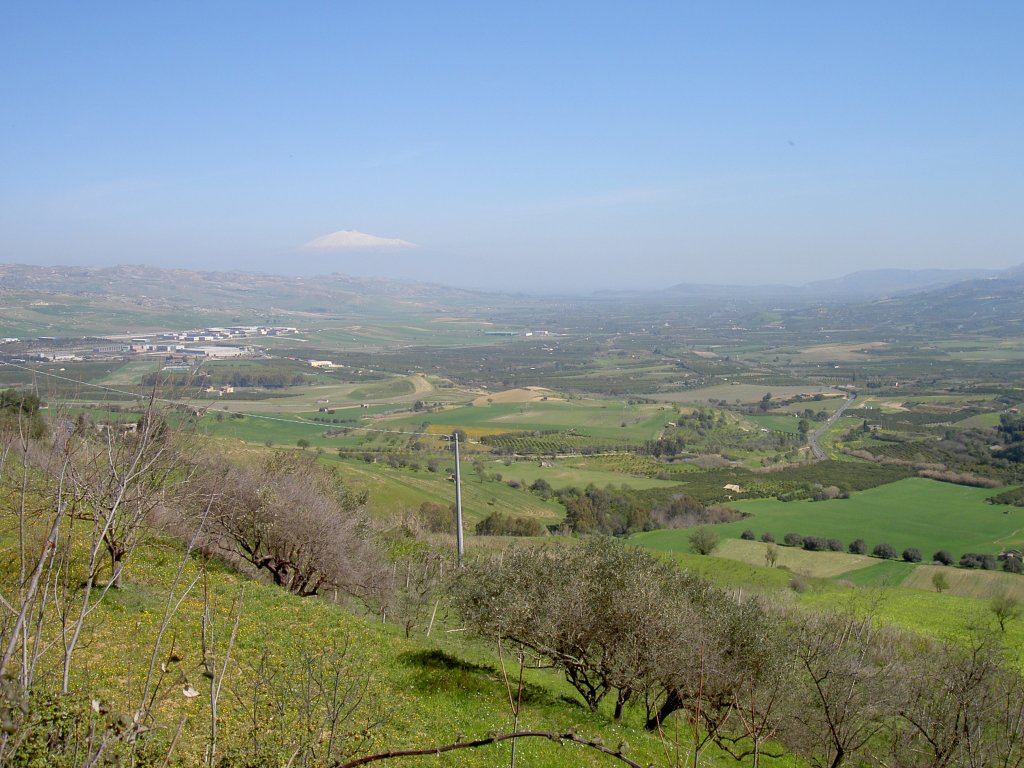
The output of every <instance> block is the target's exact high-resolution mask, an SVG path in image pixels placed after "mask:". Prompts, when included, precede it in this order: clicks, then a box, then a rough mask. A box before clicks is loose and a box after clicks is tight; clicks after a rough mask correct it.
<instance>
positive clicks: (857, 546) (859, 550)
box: [847, 539, 868, 555]
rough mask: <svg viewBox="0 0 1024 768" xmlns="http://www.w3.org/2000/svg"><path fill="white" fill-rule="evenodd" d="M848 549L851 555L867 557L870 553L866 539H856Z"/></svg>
mask: <svg viewBox="0 0 1024 768" xmlns="http://www.w3.org/2000/svg"><path fill="white" fill-rule="evenodd" d="M847 549H849V551H850V554H851V555H866V554H867V553H868V545H867V544H865V543H864V539H854V540H853V541H851V542H850V546H849V547H847Z"/></svg>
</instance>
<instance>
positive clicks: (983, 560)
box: [960, 552, 999, 571]
mask: <svg viewBox="0 0 1024 768" xmlns="http://www.w3.org/2000/svg"><path fill="white" fill-rule="evenodd" d="M998 564H999V563H998V561H997V560H996V559H995V557H993V556H992V555H980V554H978V553H977V552H965V553H964V555H963V557H961V558H960V567H961V568H981V569H982V570H983V571H994V570H996V566H997V565H998Z"/></svg>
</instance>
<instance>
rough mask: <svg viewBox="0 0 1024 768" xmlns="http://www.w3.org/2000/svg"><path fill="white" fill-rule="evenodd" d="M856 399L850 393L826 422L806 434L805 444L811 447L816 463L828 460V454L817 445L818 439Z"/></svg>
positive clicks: (854, 394) (852, 393)
mask: <svg viewBox="0 0 1024 768" xmlns="http://www.w3.org/2000/svg"><path fill="white" fill-rule="evenodd" d="M856 399H857V393H856V392H851V393H850V396H849V397H848V398H846V402H845V403H843V404H842V405H841V406H839V408H837V409H836V412H835V413H833V414H832V415H831V416H829V417H828V421H826V422H825V423H824V424H822V425H821V426H820V427H818V428H817V429H816V430H814V431H813V432H810V433H808V435H807V443H808V444H809V445H810V446H811V453H813V454H814V458H815V459H817V460H818V461H824V460H825V459H827V458H828V454H826V453H825V451H824V450H822V447H821V445H819V443H818V439H819V438H820V437H821V436H822V435H824V434H825V433H826V432H828V430H829V427H831V426H832V425H833V424H835V423H836V420H837V419H838V418H839V417H841V416H842V415H843V412H844V411H846V409H847V408H849V407H850V406H851V405H853V401H854V400H856Z"/></svg>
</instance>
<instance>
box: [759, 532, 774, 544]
mask: <svg viewBox="0 0 1024 768" xmlns="http://www.w3.org/2000/svg"><path fill="white" fill-rule="evenodd" d="M761 541H763V542H764V543H765V544H774V543H775V534H774V533H772V532H771V531H765V532H764V533H762V534H761Z"/></svg>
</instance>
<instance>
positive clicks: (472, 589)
mask: <svg viewBox="0 0 1024 768" xmlns="http://www.w3.org/2000/svg"><path fill="white" fill-rule="evenodd" d="M686 578H691V577H686V576H684V575H683V574H681V573H680V572H679V571H677V570H675V569H673V568H672V567H671V566H669V565H667V564H665V563H662V562H660V561H658V560H655V559H654V558H653V557H651V556H650V555H648V554H646V553H644V552H643V551H641V550H639V549H637V548H635V547H629V546H626V545H624V544H621V543H619V542H617V541H615V540H613V539H607V538H597V537H595V538H592V539H588V540H586V541H585V542H583V543H582V544H581V545H579V546H541V547H532V548H523V549H517V550H513V551H510V552H505V553H504V554H503V555H502V556H500V557H492V558H488V559H482V560H479V561H476V562H473V563H470V564H469V565H468V566H467V567H466V568H465V569H463V570H462V571H460V572H459V573H458V574H457V575H456V578H455V580H454V582H453V584H452V587H451V589H452V596H453V600H454V605H455V607H456V609H457V611H458V612H459V613H460V614H461V616H462V617H463V620H464V621H465V622H466V624H467V625H468V626H469V628H470V629H472V630H473V631H474V632H476V633H478V634H480V635H483V636H486V637H491V638H493V639H495V640H499V639H500V640H501V641H503V642H511V643H515V644H517V645H519V646H520V647H522V648H523V649H526V650H528V651H530V652H532V653H533V654H534V655H535V656H536V657H537V659H538V660H539V662H540V663H541V664H546V665H547V666H549V667H552V668H555V669H559V670H561V671H562V673H563V674H564V675H565V678H566V680H567V681H568V682H569V683H570V684H571V685H572V686H573V687H574V688H575V689H576V690H577V691H578V692H579V694H580V696H581V697H582V698H583V700H584V701H585V702H586V704H587V706H588V707H590V708H591V709H592V710H596V709H597V708H598V706H599V705H600V704H601V702H602V701H603V700H604V698H605V697H606V696H607V695H609V694H611V693H614V694H615V699H616V701H615V716H616V717H617V718H618V717H621V716H622V711H623V707H624V706H625V704H626V703H627V702H629V701H630V700H631V699H633V698H634V697H635V696H636V695H637V694H640V693H642V692H645V691H646V690H648V689H649V688H650V687H651V686H652V685H653V683H654V681H655V680H656V679H657V676H658V674H659V672H660V670H659V666H658V662H657V657H658V654H660V653H661V652H662V651H663V649H664V648H666V647H668V646H669V645H671V644H672V643H674V642H676V640H677V638H679V637H680V636H681V635H682V634H683V633H684V632H685V629H686V626H687V625H688V623H689V622H688V618H689V617H688V616H687V614H686V610H685V607H684V606H683V604H682V602H681V601H680V600H679V599H678V597H677V596H678V595H679V594H680V592H679V589H678V587H679V582H680V580H682V579H686Z"/></svg>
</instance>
